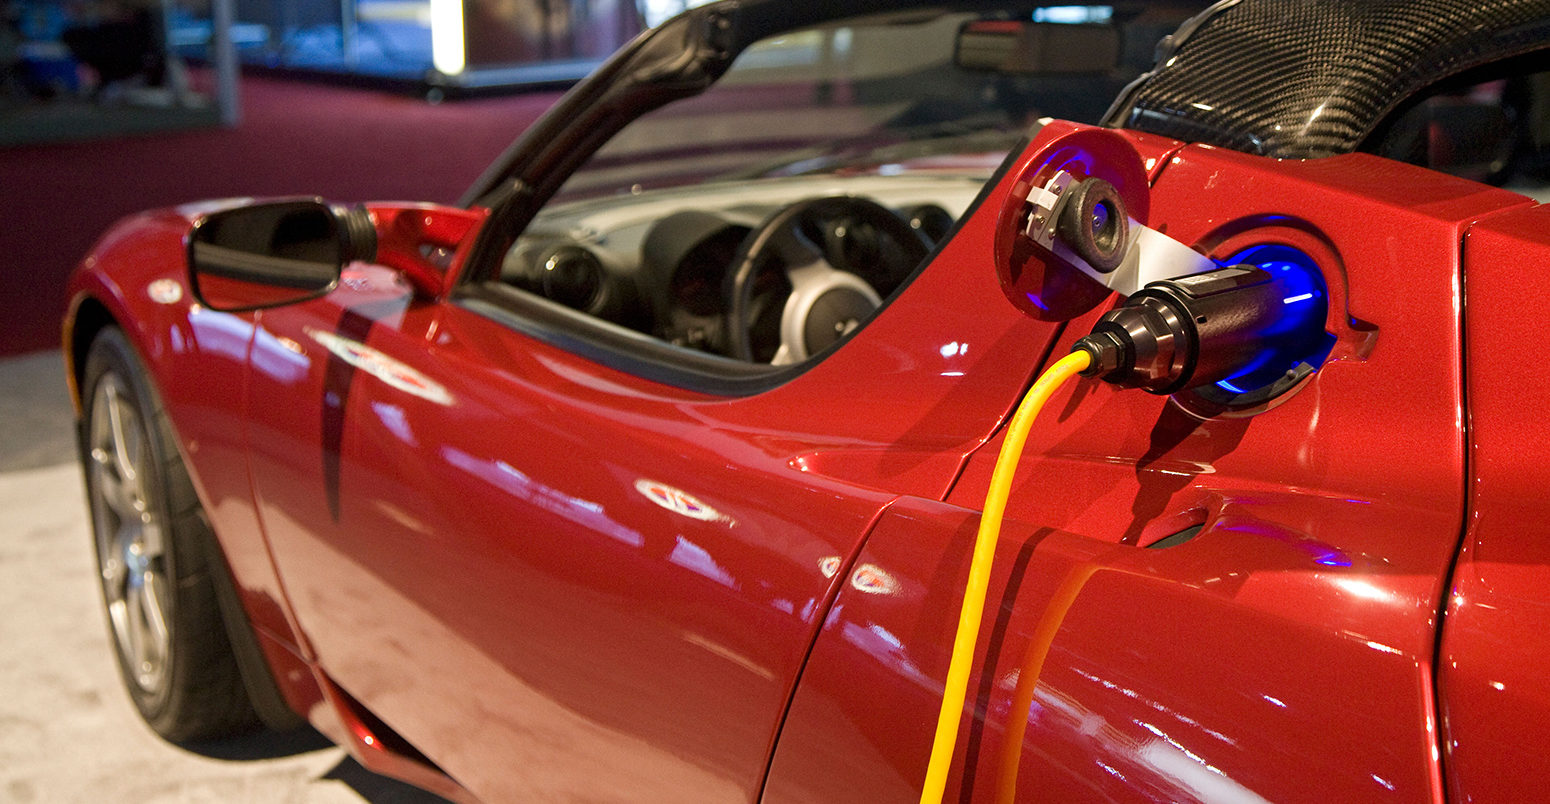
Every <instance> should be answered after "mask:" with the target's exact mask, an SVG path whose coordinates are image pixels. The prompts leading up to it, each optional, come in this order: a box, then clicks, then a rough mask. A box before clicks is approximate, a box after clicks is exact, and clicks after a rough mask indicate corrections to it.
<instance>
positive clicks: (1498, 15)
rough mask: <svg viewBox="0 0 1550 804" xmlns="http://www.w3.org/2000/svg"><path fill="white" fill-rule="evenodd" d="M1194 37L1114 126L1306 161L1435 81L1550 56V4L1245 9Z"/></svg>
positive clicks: (1171, 46)
mask: <svg viewBox="0 0 1550 804" xmlns="http://www.w3.org/2000/svg"><path fill="white" fill-rule="evenodd" d="M1194 26H1195V27H1194V28H1193V30H1190V28H1191V24H1189V23H1187V24H1186V25H1185V27H1184V28H1181V29H1180V33H1179V34H1175V36H1174V37H1173V41H1171V42H1169V41H1168V40H1165V41H1164V43H1163V45H1162V46H1161V47H1160V49H1159V64H1158V66H1157V68H1155V69H1154V71H1153V72H1152V73H1150V74H1148V75H1147V76H1145V77H1143V78H1142V79H1141V80H1140V81H1138V82H1137V83H1136V84H1135V85H1134V86H1133V88H1131V89H1130V90H1129V93H1128V97H1124V98H1121V100H1120V102H1119V104H1118V105H1117V106H1116V108H1115V110H1114V111H1113V112H1111V113H1110V115H1109V118H1108V122H1109V123H1110V124H1116V125H1122V126H1125V127H1127V128H1135V129H1140V130H1142V131H1150V132H1153V133H1156V134H1162V135H1164V136H1168V137H1174V138H1178V139H1183V140H1188V141H1192V142H1204V143H1210V144H1213V145H1220V146H1223V147H1227V148H1232V149H1235V150H1240V151H1247V152H1249V153H1256V154H1262V155H1266V156H1275V157H1293V158H1306V157H1319V156H1330V155H1333V154H1338V153H1346V152H1349V151H1352V150H1354V149H1355V148H1356V147H1357V145H1359V144H1360V143H1361V142H1362V140H1363V139H1365V138H1366V136H1367V135H1368V134H1369V133H1370V132H1371V131H1372V129H1373V127H1375V126H1376V125H1377V124H1378V123H1379V122H1381V121H1382V119H1383V118H1384V116H1385V115H1387V114H1388V113H1389V112H1390V111H1392V110H1393V109H1394V107H1395V106H1396V105H1398V104H1399V103H1400V102H1401V101H1402V100H1404V99H1405V98H1406V97H1407V96H1409V95H1410V94H1412V93H1414V92H1415V91H1417V90H1419V89H1422V88H1424V87H1426V86H1428V85H1430V84H1432V83H1435V82H1436V81H1438V80H1441V79H1443V78H1446V77H1448V76H1450V75H1453V74H1455V73H1458V72H1460V71H1463V70H1467V69H1469V68H1472V67H1476V66H1479V65H1481V64H1485V63H1487V62H1491V61H1496V60H1498V59H1502V58H1506V57H1510V56H1515V55H1520V54H1523V53H1527V52H1530V51H1533V50H1536V49H1541V48H1547V47H1550V0H1345V1H1341V0H1263V2H1256V1H1255V0H1245V2H1225V3H1218V4H1217V5H1216V6H1214V7H1212V9H1210V10H1208V11H1207V12H1205V13H1204V14H1202V15H1201V16H1200V17H1199V18H1197V20H1196V21H1195V22H1194Z"/></svg>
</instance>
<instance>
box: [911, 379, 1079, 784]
mask: <svg viewBox="0 0 1550 804" xmlns="http://www.w3.org/2000/svg"><path fill="white" fill-rule="evenodd" d="M1091 359H1092V358H1091V356H1090V355H1088V353H1087V352H1086V351H1084V350H1079V351H1075V352H1072V353H1071V354H1069V355H1066V356H1065V357H1063V358H1061V359H1060V360H1058V361H1056V362H1055V365H1053V366H1050V367H1049V370H1047V371H1045V372H1044V374H1043V375H1042V376H1040V377H1039V379H1038V381H1037V382H1035V383H1034V384H1033V387H1032V388H1030V389H1028V395H1027V396H1025V397H1023V401H1022V404H1020V405H1018V406H1017V412H1016V413H1015V414H1013V416H1012V423H1011V424H1010V425H1008V426H1007V429H1006V440H1005V441H1004V442H1002V444H1001V454H1000V456H998V457H997V458H996V468H995V471H993V472H992V473H991V475H990V490H989V491H988V492H986V493H985V511H984V513H983V514H981V515H980V529H979V535H978V536H977V537H975V540H974V558H973V559H972V560H971V561H970V562H969V582H968V583H967V584H966V585H965V586H964V590H963V609H962V610H961V611H960V612H959V613H958V633H957V635H956V636H955V637H954V638H953V657H952V660H951V661H950V662H949V663H948V665H947V685H946V687H945V688H944V689H943V690H942V711H941V713H940V714H938V715H937V720H936V738H935V739H934V740H933V741H932V744H931V761H930V763H928V764H927V765H926V785H925V787H924V788H922V789H921V791H920V802H921V804H938V802H940V801H941V800H942V794H943V793H944V792H945V791H946V789H947V772H948V771H949V770H951V769H952V765H953V751H954V749H955V748H956V747H957V745H958V722H959V721H960V720H962V719H963V704H964V700H965V699H966V698H967V697H968V694H969V670H970V668H971V667H972V666H973V664H974V645H975V642H976V641H977V640H978V638H979V632H980V619H981V617H982V616H983V614H984V612H985V593H986V590H987V589H988V588H989V586H990V565H991V561H992V560H993V559H994V558H995V552H996V540H997V539H999V538H1000V536H1001V517H1002V516H1003V515H1004V514H1005V513H1006V498H1007V496H1008V495H1010V494H1011V491H1012V475H1013V474H1014V473H1015V472H1016V471H1017V460H1018V458H1020V457H1021V456H1022V454H1023V444H1024V442H1026V441H1027V440H1028V431H1029V430H1031V429H1032V428H1033V420H1034V419H1035V418H1038V415H1039V411H1041V410H1043V409H1044V405H1045V403H1046V402H1048V401H1049V398H1050V396H1052V395H1053V394H1054V393H1055V390H1056V389H1058V388H1059V387H1060V386H1062V385H1064V384H1065V382H1066V380H1069V379H1071V378H1072V377H1075V376H1076V375H1077V374H1080V373H1081V372H1082V370H1084V369H1086V368H1087V367H1088V364H1089V363H1090V362H1091Z"/></svg>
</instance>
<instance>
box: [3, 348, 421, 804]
mask: <svg viewBox="0 0 1550 804" xmlns="http://www.w3.org/2000/svg"><path fill="white" fill-rule="evenodd" d="M100 595H101V593H100V591H99V590H98V589H97V587H96V584H95V581H94V578H93V559H92V555H91V533H90V526H89V525H88V523H87V519H86V507H85V502H84V494H83V491H82V485H81V471H80V468H79V467H78V466H77V464H76V461H75V456H74V448H73V440H72V435H71V413H70V404H69V399H68V396H67V393H66V390H65V382H64V368H63V365H62V363H61V362H60V357H59V353H58V352H44V353H41V354H34V355H26V356H22V357H13V358H5V359H0V611H4V612H5V616H3V617H0V690H4V691H5V692H4V694H3V695H0V801H6V802H15V803H16V804H26V803H27V802H48V803H49V804H54V803H55V802H93V803H95V802H102V801H114V802H206V801H208V802H231V803H232V804H243V803H244V802H253V804H259V803H260V802H261V803H262V804H275V803H276V802H360V801H371V802H378V803H379V804H389V803H398V802H403V803H404V804H429V803H431V802H440V801H442V799H440V798H437V797H435V796H432V795H430V794H428V793H425V792H423V791H420V790H419V789H417V788H413V787H410V786H408V785H404V784H401V783H399V782H397V781H394V780H391V779H386V778H383V777H381V776H377V775H374V774H372V773H370V772H368V771H366V770H365V769H363V768H362V767H361V766H360V765H358V764H357V763H356V762H355V761H354V760H352V759H350V758H349V757H348V756H346V754H345V753H344V751H343V750H341V749H339V748H336V747H333V746H331V745H330V744H329V743H328V742H327V741H326V740H324V739H323V738H322V737H320V736H319V735H317V734H316V733H315V732H312V731H310V730H302V731H301V732H297V733H291V734H285V735H274V734H259V735H253V736H249V737H244V738H240V739H236V740H227V741H222V742H216V743H204V744H199V745H190V746H176V745H172V744H169V743H167V742H164V741H163V740H161V739H160V738H158V737H157V736H156V735H155V734H154V733H152V732H151V731H150V729H149V728H147V727H146V726H145V724H144V723H143V722H141V720H140V718H139V716H138V715H137V714H136V712H135V710H134V707H133V705H132V704H131V703H130V701H129V698H128V696H127V694H126V693H125V692H124V690H123V688H122V686H121V685H120V681H119V677H118V674H117V671H116V669H115V668H114V664H113V656H112V653H111V652H110V650H111V649H110V648H109V645H108V634H107V626H106V625H105V620H104V617H103V614H102V611H101V608H100V603H99V601H100Z"/></svg>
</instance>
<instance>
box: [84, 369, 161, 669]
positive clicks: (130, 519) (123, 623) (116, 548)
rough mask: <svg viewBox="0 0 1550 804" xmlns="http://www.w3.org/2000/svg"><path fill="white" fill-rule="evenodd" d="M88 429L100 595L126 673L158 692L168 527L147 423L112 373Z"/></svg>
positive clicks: (104, 381) (100, 391) (93, 407)
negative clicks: (157, 496) (159, 494)
mask: <svg viewBox="0 0 1550 804" xmlns="http://www.w3.org/2000/svg"><path fill="white" fill-rule="evenodd" d="M88 428H89V429H88V437H89V439H90V440H89V441H88V442H87V443H88V444H89V445H90V458H91V460H90V471H91V480H92V496H91V508H92V517H93V519H94V522H95V525H96V533H97V565H98V569H99V570H100V572H101V576H102V590H103V599H104V601H105V602H106V604H107V609H108V618H109V619H110V620H111V621H112V624H113V636H114V637H115V639H116V640H117V641H118V652H119V655H120V656H121V657H122V658H123V661H124V665H125V667H126V668H127V669H128V671H129V672H128V675H129V676H130V677H131V678H133V679H134V681H135V684H137V685H138V686H139V687H140V689H141V690H143V691H144V692H146V693H149V694H152V695H156V694H159V693H161V692H162V691H163V689H164V687H165V685H166V678H167V657H168V654H169V653H170V651H171V646H172V633H171V630H170V629H169V627H168V622H169V620H170V613H171V612H170V611H169V610H168V606H169V600H168V598H169V596H168V592H169V591H170V590H169V589H168V587H167V578H168V576H167V561H166V542H165V533H166V526H165V523H164V522H162V521H161V519H162V514H161V511H162V507H161V506H160V505H158V501H157V500H156V499H155V497H154V495H155V494H157V493H158V491H159V490H158V488H157V483H156V480H155V479H154V478H153V477H152V474H153V473H154V472H155V468H154V466H152V461H153V460H154V458H153V456H152V452H151V449H150V445H149V443H148V436H147V434H146V429H145V422H144V420H143V419H142V418H141V416H140V412H139V411H138V410H137V409H136V407H135V404H134V402H133V399H132V397H131V396H130V394H129V391H128V389H127V388H125V386H124V381H123V380H122V379H121V378H120V377H119V376H118V375H117V374H115V373H113V372H111V371H110V372H108V373H105V374H103V375H102V379H101V380H100V381H99V382H98V383H97V388H96V391H95V392H94V394H93V397H92V405H91V421H90V422H89V423H88Z"/></svg>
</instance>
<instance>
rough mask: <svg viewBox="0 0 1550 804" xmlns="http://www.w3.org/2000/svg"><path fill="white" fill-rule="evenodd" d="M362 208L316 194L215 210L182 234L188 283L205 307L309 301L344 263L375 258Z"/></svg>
mask: <svg viewBox="0 0 1550 804" xmlns="http://www.w3.org/2000/svg"><path fill="white" fill-rule="evenodd" d="M376 251H377V234H376V228H375V227H374V226H373V224H372V221H371V215H370V214H369V213H368V212H367V211H366V210H365V209H364V208H355V209H348V208H345V207H339V206H334V205H330V204H327V203H324V202H323V201H320V200H317V199H307V200H296V201H270V202H264V203H258V204H249V205H247V206H241V207H235V208H233V209H227V210H222V211H219V212H213V213H211V214H209V215H206V216H205V217H203V218H201V219H200V220H198V221H197V222H195V224H194V228H193V231H192V232H191V233H190V234H189V238H188V265H189V284H190V287H191V288H192V289H193V292H194V297H195V298H197V299H199V301H200V302H201V303H203V304H204V305H205V306H206V307H209V308H211V309H213V310H221V311H224V312H241V311H245V310H258V309H262V308H265V307H277V306H280V305H284V304H295V303H297V302H302V301H307V300H309V299H315V298H318V297H319V296H322V295H324V294H326V293H328V292H329V291H330V290H333V288H334V286H335V285H337V284H338V283H339V275H340V272H341V271H342V270H343V268H344V265H345V264H346V263H348V262H352V261H354V260H371V259H374V258H375V256H376Z"/></svg>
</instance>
